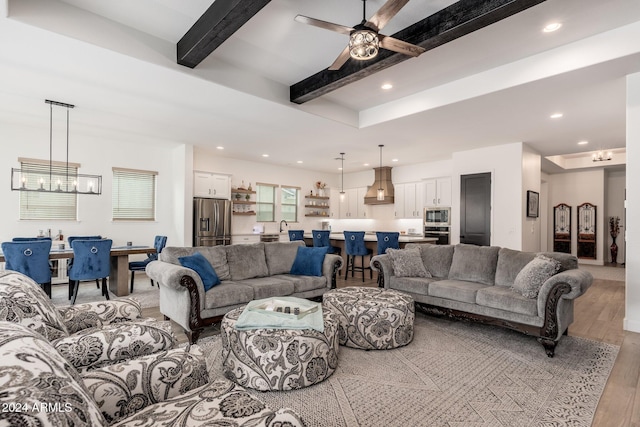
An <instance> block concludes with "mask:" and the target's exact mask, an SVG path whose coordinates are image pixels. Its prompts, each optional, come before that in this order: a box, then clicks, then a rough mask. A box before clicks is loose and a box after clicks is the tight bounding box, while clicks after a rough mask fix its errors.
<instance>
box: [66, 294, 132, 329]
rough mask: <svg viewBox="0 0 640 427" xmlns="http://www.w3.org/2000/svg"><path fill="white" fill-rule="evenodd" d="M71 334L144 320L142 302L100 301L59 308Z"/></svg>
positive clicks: (129, 299) (122, 300) (128, 299)
mask: <svg viewBox="0 0 640 427" xmlns="http://www.w3.org/2000/svg"><path fill="white" fill-rule="evenodd" d="M58 312H59V313H60V315H61V316H62V321H63V322H64V324H65V326H66V327H67V330H68V331H69V333H70V334H73V333H76V332H78V331H81V330H83V329H88V328H96V327H97V328H101V327H103V326H104V325H108V324H111V323H120V322H127V321H131V320H136V319H140V318H142V308H141V306H140V302H138V300H137V299H135V298H123V299H120V300H116V301H98V302H90V303H86V304H78V305H72V306H69V307H61V308H58Z"/></svg>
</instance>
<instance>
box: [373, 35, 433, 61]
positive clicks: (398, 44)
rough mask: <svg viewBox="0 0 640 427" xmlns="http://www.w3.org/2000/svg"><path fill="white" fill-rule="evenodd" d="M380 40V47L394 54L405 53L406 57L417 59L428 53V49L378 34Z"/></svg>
mask: <svg viewBox="0 0 640 427" xmlns="http://www.w3.org/2000/svg"><path fill="white" fill-rule="evenodd" d="M378 39H379V40H380V47H382V48H385V49H387V50H392V51H394V52H398V53H404V54H405V55H409V56H414V57H415V56H419V55H420V54H421V53H424V52H425V51H426V49H424V48H422V47H420V46H416V45H415V44H411V43H407V42H403V41H402V40H398V39H394V38H393V37H389V36H383V35H382V34H378Z"/></svg>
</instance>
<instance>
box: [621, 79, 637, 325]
mask: <svg viewBox="0 0 640 427" xmlns="http://www.w3.org/2000/svg"><path fill="white" fill-rule="evenodd" d="M626 146H627V195H628V197H627V218H628V219H631V221H628V222H627V224H626V226H627V242H626V263H627V264H626V267H627V268H626V292H627V295H626V309H625V313H626V315H625V316H626V317H625V320H624V329H626V330H628V331H633V332H640V223H639V222H638V218H640V198H639V197H638V195H640V191H639V190H638V183H640V73H636V74H632V75H629V76H627V144H626Z"/></svg>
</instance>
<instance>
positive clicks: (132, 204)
mask: <svg viewBox="0 0 640 427" xmlns="http://www.w3.org/2000/svg"><path fill="white" fill-rule="evenodd" d="M157 175H158V172H153V171H143V170H136V169H123V168H113V220H114V221H154V220H155V218H156V176H157Z"/></svg>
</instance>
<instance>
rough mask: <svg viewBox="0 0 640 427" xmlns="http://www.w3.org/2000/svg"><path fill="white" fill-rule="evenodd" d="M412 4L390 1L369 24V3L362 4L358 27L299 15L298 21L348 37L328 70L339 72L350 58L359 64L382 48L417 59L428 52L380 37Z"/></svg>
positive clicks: (405, 1)
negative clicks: (358, 61) (406, 6)
mask: <svg viewBox="0 0 640 427" xmlns="http://www.w3.org/2000/svg"><path fill="white" fill-rule="evenodd" d="M408 2H409V0H388V1H387V2H386V3H385V4H383V5H382V7H381V8H380V9H378V11H377V12H376V13H375V14H374V15H373V16H372V17H371V18H370V19H369V20H368V21H367V19H366V13H367V0H362V22H361V23H360V24H358V25H356V26H355V27H353V28H352V27H346V26H344V25H339V24H334V23H331V22H327V21H321V20H319V19H315V18H309V17H308V16H303V15H297V16H296V18H295V20H296V21H298V22H301V23H303V24H308V25H313V26H315V27H319V28H324V29H325V30H331V31H335V32H338V33H341V34H346V35H348V36H349V45H348V46H347V47H346V48H345V49H344V50H343V51H342V53H340V55H339V56H338V57H337V58H336V60H335V61H333V64H331V66H329V70H339V69H340V67H342V66H343V65H344V63H345V62H347V59H349V58H350V57H351V58H353V59H357V60H360V61H364V60H367V59H372V58H375V57H376V55H378V49H379V48H383V49H387V50H392V51H394V52H398V53H403V54H405V55H409V56H413V57H416V56H418V55H420V54H421V53H423V52H425V49H423V48H421V47H420V46H416V45H414V44H411V43H407V42H403V41H402V40H398V39H394V38H393V37H389V36H385V35H383V34H380V33H379V32H378V31H380V30H382V28H383V27H384V26H385V25H386V24H387V23H388V22H389V21H390V20H391V18H393V17H394V16H395V15H396V13H398V12H399V11H400V9H402V8H403V7H404V6H405V5H406V4H407V3H408Z"/></svg>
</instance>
